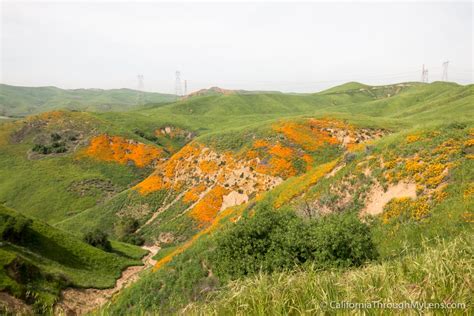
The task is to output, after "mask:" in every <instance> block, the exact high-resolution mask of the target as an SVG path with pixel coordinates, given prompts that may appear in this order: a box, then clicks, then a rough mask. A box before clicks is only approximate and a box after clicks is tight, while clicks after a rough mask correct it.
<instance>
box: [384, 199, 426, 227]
mask: <svg viewBox="0 0 474 316" xmlns="http://www.w3.org/2000/svg"><path fill="white" fill-rule="evenodd" d="M429 211H430V208H429V205H428V203H427V201H426V199H423V198H422V199H419V200H412V199H411V198H408V197H402V198H394V199H392V200H391V201H390V202H388V203H387V205H385V207H384V213H383V214H382V221H383V223H384V224H388V223H390V222H391V221H392V220H409V219H411V220H415V221H420V220H422V219H424V218H425V217H427V216H428V215H429Z"/></svg>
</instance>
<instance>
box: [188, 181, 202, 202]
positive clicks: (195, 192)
mask: <svg viewBox="0 0 474 316" xmlns="http://www.w3.org/2000/svg"><path fill="white" fill-rule="evenodd" d="M205 190H206V186H205V185H204V184H203V183H201V184H199V185H197V186H195V187H193V188H191V190H189V191H188V192H186V193H185V194H184V196H183V202H185V203H194V202H196V201H197V200H199V196H200V195H201V193H202V192H204V191H205Z"/></svg>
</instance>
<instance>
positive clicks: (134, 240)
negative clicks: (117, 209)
mask: <svg viewBox="0 0 474 316" xmlns="http://www.w3.org/2000/svg"><path fill="white" fill-rule="evenodd" d="M139 225H140V224H139V223H138V221H137V220H136V219H133V218H122V219H120V221H118V222H117V223H115V225H114V231H115V236H117V238H118V239H119V240H120V241H123V242H126V243H129V244H133V245H143V243H144V242H145V240H144V239H143V238H142V237H141V236H137V235H135V234H134V233H135V231H136V230H137V229H138V227H139Z"/></svg>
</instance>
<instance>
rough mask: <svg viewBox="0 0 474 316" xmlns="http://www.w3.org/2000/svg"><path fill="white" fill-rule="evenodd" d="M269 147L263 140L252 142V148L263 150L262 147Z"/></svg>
mask: <svg viewBox="0 0 474 316" xmlns="http://www.w3.org/2000/svg"><path fill="white" fill-rule="evenodd" d="M269 146H270V144H269V143H268V142H267V141H266V140H264V139H257V140H256V141H254V142H253V147H254V148H263V147H269Z"/></svg>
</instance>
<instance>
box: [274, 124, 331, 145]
mask: <svg viewBox="0 0 474 316" xmlns="http://www.w3.org/2000/svg"><path fill="white" fill-rule="evenodd" d="M323 122H325V121H320V120H310V121H309V124H300V123H296V122H283V123H280V124H277V125H274V126H273V129H274V130H275V131H277V132H280V133H282V134H284V135H285V136H286V137H287V138H288V139H289V140H291V141H292V142H294V143H296V144H298V145H300V146H301V147H303V148H304V149H305V150H309V151H314V150H316V149H318V148H320V147H322V146H323V145H325V144H337V143H339V141H338V140H337V138H336V137H333V136H331V134H330V133H329V132H327V131H325V130H323V129H322V128H323V127H325V125H326V124H322V123H323Z"/></svg>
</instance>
